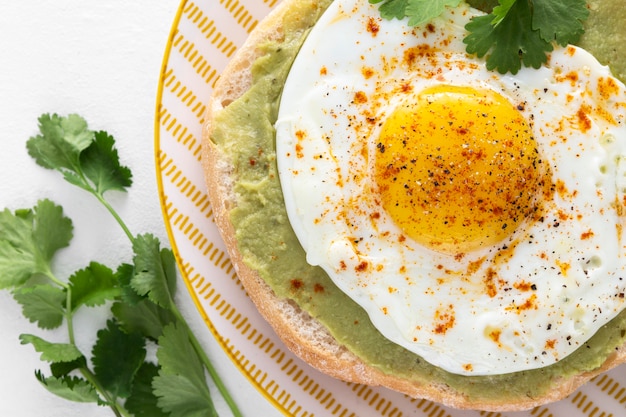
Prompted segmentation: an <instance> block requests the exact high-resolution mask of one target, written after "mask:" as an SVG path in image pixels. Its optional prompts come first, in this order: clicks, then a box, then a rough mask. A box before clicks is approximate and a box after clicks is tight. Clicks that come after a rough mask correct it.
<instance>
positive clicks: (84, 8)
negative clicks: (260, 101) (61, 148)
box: [0, 0, 278, 417]
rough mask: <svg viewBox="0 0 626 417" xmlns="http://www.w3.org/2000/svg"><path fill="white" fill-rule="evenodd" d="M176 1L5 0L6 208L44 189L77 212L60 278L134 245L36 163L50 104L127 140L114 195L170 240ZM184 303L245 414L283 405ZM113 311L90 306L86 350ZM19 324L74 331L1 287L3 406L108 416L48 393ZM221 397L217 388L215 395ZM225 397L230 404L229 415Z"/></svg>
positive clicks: (0, 180)
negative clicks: (167, 61) (166, 120)
mask: <svg viewBox="0 0 626 417" xmlns="http://www.w3.org/2000/svg"><path fill="white" fill-rule="evenodd" d="M178 6H179V1H178V0H159V1H153V0H152V1H151V0H141V1H137V0H135V1H122V0H114V1H106V2H105V1H96V0H88V1H87V0H55V1H43V0H39V1H29V0H20V1H8V0H0V209H4V208H9V209H11V210H15V209H17V208H26V207H32V206H33V205H34V204H35V203H36V202H37V200H38V199H40V198H50V199H52V200H54V201H55V202H56V203H58V204H61V205H62V206H63V207H64V209H65V214H66V215H67V216H69V217H70V218H71V219H72V220H73V222H74V240H73V242H72V245H71V246H70V248H68V249H67V250H63V252H62V253H60V256H59V257H58V260H57V262H56V264H55V271H56V272H57V275H58V276H59V277H63V278H65V277H67V276H68V275H69V274H71V273H72V272H73V271H75V270H77V269H80V268H83V267H85V266H86V265H87V264H88V262H89V261H91V260H96V261H99V262H102V263H104V264H107V265H110V266H111V267H115V266H117V265H118V264H119V263H120V262H127V261H130V256H131V255H130V254H131V252H130V245H129V243H128V240H127V239H126V237H125V235H123V233H122V231H121V229H119V228H118V227H117V225H116V223H115V222H114V221H113V220H112V218H110V217H109V216H108V214H107V212H106V211H105V210H104V209H103V208H102V207H101V206H100V205H99V203H97V202H96V201H95V200H94V199H93V198H91V197H90V196H89V195H87V194H86V193H84V192H82V191H81V190H78V189H75V188H72V187H71V186H70V185H68V184H67V183H65V182H64V181H63V180H62V179H61V177H60V176H59V175H58V174H57V173H56V172H53V171H48V170H44V169H43V168H40V167H38V166H37V165H35V164H34V162H33V161H32V160H31V158H30V157H29V156H28V154H27V152H26V148H25V143H26V141H27V139H28V138H29V137H30V136H33V135H35V134H37V132H38V130H37V118H38V117H39V115H41V114H42V113H47V112H50V113H58V114H60V115H67V114H68V113H74V112H76V113H79V114H81V115H82V116H84V117H85V118H86V119H87V120H88V122H89V125H90V128H92V129H94V130H100V129H104V130H107V131H108V132H110V133H111V134H113V136H114V137H115V138H116V140H117V146H118V149H119V153H120V157H121V160H122V163H123V164H124V165H127V166H129V167H130V168H131V170H132V171H133V176H134V177H133V179H134V185H133V187H132V188H131V190H130V192H129V193H127V194H122V193H117V194H116V193H111V195H110V197H111V199H112V201H113V204H114V206H115V207H116V208H117V209H118V211H119V212H120V214H121V215H122V217H123V218H124V219H125V221H126V223H127V224H128V225H129V227H130V229H131V231H132V232H133V233H135V234H137V233H144V232H151V233H154V234H156V235H157V236H158V237H159V238H161V240H162V242H163V243H164V245H168V243H167V236H166V233H165V227H164V226H163V219H162V213H161V208H160V206H159V200H158V194H157V186H156V175H155V164H154V153H153V144H154V114H155V103H156V96H157V87H158V80H159V72H160V69H161V64H162V60H163V54H164V50H165V45H166V42H167V39H168V35H169V31H170V29H171V25H172V23H173V20H174V17H175V15H176V11H177V9H178ZM179 289H180V290H179V293H180V296H181V300H180V301H181V304H183V305H185V306H187V307H186V308H185V309H184V312H185V314H186V315H187V316H188V317H189V318H190V320H191V321H193V323H194V325H195V326H196V329H197V330H198V333H199V334H202V338H203V342H204V343H205V344H206V346H207V347H208V349H209V352H210V353H209V354H210V356H211V357H212V358H213V361H214V362H215V364H216V365H217V366H218V369H219V371H220V373H221V374H222V376H223V377H224V378H225V379H226V380H227V383H228V385H229V387H230V389H231V391H232V392H233V394H234V395H235V396H236V398H237V400H238V403H239V404H240V407H241V408H242V411H243V412H244V415H250V416H254V415H256V416H270V415H277V414H278V413H277V411H276V410H275V409H274V408H273V407H272V406H271V405H269V404H268V402H267V401H266V400H265V399H264V398H263V397H261V396H260V395H259V394H258V393H257V392H256V391H255V390H254V389H253V388H251V387H250V385H249V384H248V382H247V381H246V380H245V379H244V378H243V377H242V376H241V374H240V373H239V372H238V371H237V370H236V369H235V368H234V366H233V365H232V364H231V363H230V361H229V359H227V358H226V356H225V355H224V354H223V352H222V351H221V349H220V348H219V347H217V344H215V343H214V341H213V339H212V336H210V334H209V332H208V331H206V330H205V328H204V324H203V323H202V322H201V321H200V318H199V315H197V314H195V313H196V311H195V307H194V306H193V304H192V303H191V302H190V301H189V299H188V295H187V294H186V289H185V287H184V285H182V283H181V285H180V286H179ZM104 320H105V315H104V314H103V311H95V312H92V313H89V314H83V315H82V316H80V317H79V318H78V322H77V323H76V327H77V328H87V329H88V330H89V331H81V332H79V334H78V339H79V344H80V345H81V348H82V349H83V351H84V352H87V353H88V352H89V351H90V350H91V344H92V343H93V340H94V336H93V335H92V334H91V331H92V330H95V329H96V328H98V327H99V326H101V325H103V324H104ZM21 333H34V334H38V335H43V336H45V337H46V338H48V339H50V340H54V341H64V336H65V331H64V329H60V330H59V331H52V332H42V331H41V330H39V329H38V328H37V327H36V326H35V325H33V324H30V323H29V322H28V321H26V320H25V319H24V318H23V317H22V314H21V311H20V308H19V306H18V305H17V303H16V302H15V301H14V300H13V299H12V298H11V296H10V294H9V293H8V292H7V291H0V415H1V416H7V417H16V416H17V417H29V416H49V417H55V416H73V415H80V416H110V415H112V413H111V412H110V410H109V409H106V408H102V407H97V406H95V405H92V404H89V405H82V404H74V403H70V402H67V401H65V400H62V399H59V398H57V397H55V396H53V395H52V394H49V393H48V392H47V391H46V390H45V389H43V388H42V387H41V386H40V385H39V383H38V382H37V380H36V379H35V377H34V371H35V370H36V369H42V370H43V371H44V372H45V373H47V372H48V368H47V364H45V363H42V362H40V361H39V355H38V354H37V353H36V352H35V351H34V350H33V348H32V346H30V345H28V346H22V345H20V343H19V340H18V337H19V335H20V334H21ZM214 397H218V395H217V394H216V395H215V396H214ZM216 401H217V402H218V408H219V409H220V410H222V412H221V413H220V415H223V416H227V415H229V414H228V412H226V411H223V410H225V406H224V404H222V403H220V402H219V399H217V398H216Z"/></svg>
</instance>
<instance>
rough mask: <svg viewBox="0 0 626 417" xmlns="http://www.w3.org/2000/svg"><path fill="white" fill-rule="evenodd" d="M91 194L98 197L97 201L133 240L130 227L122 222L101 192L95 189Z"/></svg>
mask: <svg viewBox="0 0 626 417" xmlns="http://www.w3.org/2000/svg"><path fill="white" fill-rule="evenodd" d="M91 192H92V194H93V195H94V196H96V198H97V199H98V201H100V202H101V203H102V204H103V205H104V207H106V209H107V210H108V211H109V213H111V215H112V216H113V218H115V220H116V221H117V223H118V224H119V225H120V227H121V228H122V230H123V231H124V233H126V236H128V239H129V240H130V241H131V242H133V241H134V240H135V237H134V236H133V234H132V233H131V232H130V229H129V228H128V226H126V223H124V220H122V218H121V217H120V215H119V214H117V211H115V209H114V208H113V206H111V205H110V204H109V202H108V201H107V200H106V199H105V198H104V196H102V194H100V193H98V192H96V191H95V190H92V191H91Z"/></svg>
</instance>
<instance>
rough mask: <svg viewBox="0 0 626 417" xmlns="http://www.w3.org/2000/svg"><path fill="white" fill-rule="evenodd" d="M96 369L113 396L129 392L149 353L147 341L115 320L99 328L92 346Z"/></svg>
mask: <svg viewBox="0 0 626 417" xmlns="http://www.w3.org/2000/svg"><path fill="white" fill-rule="evenodd" d="M92 355H93V358H92V362H93V365H94V372H95V374H96V376H97V377H98V380H99V381H100V384H101V385H102V386H103V387H104V389H106V390H107V391H108V392H110V393H111V394H112V395H113V397H114V398H118V397H121V398H126V397H128V396H129V395H130V391H131V386H132V381H133V378H134V376H135V373H136V372H137V370H138V369H139V367H140V366H141V364H142V363H143V361H144V359H145V357H146V349H145V342H144V339H143V337H141V336H140V335H138V334H128V333H124V332H123V331H122V330H121V329H120V328H119V326H118V325H117V324H116V323H115V322H114V321H113V320H109V321H108V322H107V327H106V328H105V329H102V330H100V331H98V338H97V340H96V344H95V345H94V347H93V350H92Z"/></svg>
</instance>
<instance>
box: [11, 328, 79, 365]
mask: <svg viewBox="0 0 626 417" xmlns="http://www.w3.org/2000/svg"><path fill="white" fill-rule="evenodd" d="M20 341H21V342H22V344H23V345H25V344H28V343H30V344H31V345H33V347H34V348H35V350H36V351H37V352H39V353H41V360H42V361H46V362H72V361H75V360H77V359H79V358H82V357H83V354H82V353H80V350H78V348H77V347H76V345H73V344H70V343H50V342H48V341H46V340H44V339H42V338H41V337H38V336H34V335H32V334H21V335H20Z"/></svg>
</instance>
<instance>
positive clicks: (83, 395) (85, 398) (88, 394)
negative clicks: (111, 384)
mask: <svg viewBox="0 0 626 417" xmlns="http://www.w3.org/2000/svg"><path fill="white" fill-rule="evenodd" d="M35 377H36V378H37V380H39V382H41V384H42V385H43V386H44V387H46V389H47V390H48V391H50V392H51V393H53V394H55V395H57V396H59V397H61V398H64V399H66V400H70V401H74V402H79V403H99V402H100V397H99V396H98V393H97V392H96V389H95V388H94V386H93V385H91V384H90V383H89V382H88V381H86V380H84V379H82V378H78V377H69V376H63V377H60V378H57V377H54V376H49V377H45V376H44V375H43V374H42V373H41V372H40V371H36V372H35Z"/></svg>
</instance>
